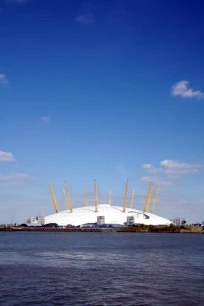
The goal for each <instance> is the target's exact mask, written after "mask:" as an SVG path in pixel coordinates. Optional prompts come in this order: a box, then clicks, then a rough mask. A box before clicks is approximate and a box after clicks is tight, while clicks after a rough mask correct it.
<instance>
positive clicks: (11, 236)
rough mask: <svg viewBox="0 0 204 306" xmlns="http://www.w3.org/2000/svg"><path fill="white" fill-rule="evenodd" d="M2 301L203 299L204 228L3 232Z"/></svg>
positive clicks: (155, 302)
mask: <svg viewBox="0 0 204 306" xmlns="http://www.w3.org/2000/svg"><path fill="white" fill-rule="evenodd" d="M0 305H6V306H9V305H12V306H13V305H21V306H23V305H70V306H72V305H87V306H89V305H125V306H126V305H127V306H128V305H162V306H165V305H179V306H182V305H185V306H186V305H189V306H193V305H202V306H203V305H204V235H187V234H142V233H69V232H66V233H42V232H40V233H38V232H37V233H26V232H21V233H10V232H4V233H0Z"/></svg>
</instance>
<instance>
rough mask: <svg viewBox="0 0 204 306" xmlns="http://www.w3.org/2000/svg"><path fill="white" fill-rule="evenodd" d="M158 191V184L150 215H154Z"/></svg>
mask: <svg viewBox="0 0 204 306" xmlns="http://www.w3.org/2000/svg"><path fill="white" fill-rule="evenodd" d="M159 190H160V184H158V188H157V192H156V194H155V198H154V202H153V204H152V209H151V213H152V214H153V213H154V208H155V205H156V201H157V198H158V195H159Z"/></svg>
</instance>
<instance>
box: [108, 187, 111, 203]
mask: <svg viewBox="0 0 204 306" xmlns="http://www.w3.org/2000/svg"><path fill="white" fill-rule="evenodd" d="M108 204H109V205H111V190H110V191H109V193H108Z"/></svg>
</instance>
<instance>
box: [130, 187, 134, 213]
mask: <svg viewBox="0 0 204 306" xmlns="http://www.w3.org/2000/svg"><path fill="white" fill-rule="evenodd" d="M134 198H135V189H133V191H132V198H131V202H130V208H132V207H133V203H134Z"/></svg>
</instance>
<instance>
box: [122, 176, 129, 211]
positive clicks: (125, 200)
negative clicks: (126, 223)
mask: <svg viewBox="0 0 204 306" xmlns="http://www.w3.org/2000/svg"><path fill="white" fill-rule="evenodd" d="M128 183H129V181H128V180H127V182H126V189H125V196H124V203H123V212H126V206H127V197H128Z"/></svg>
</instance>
